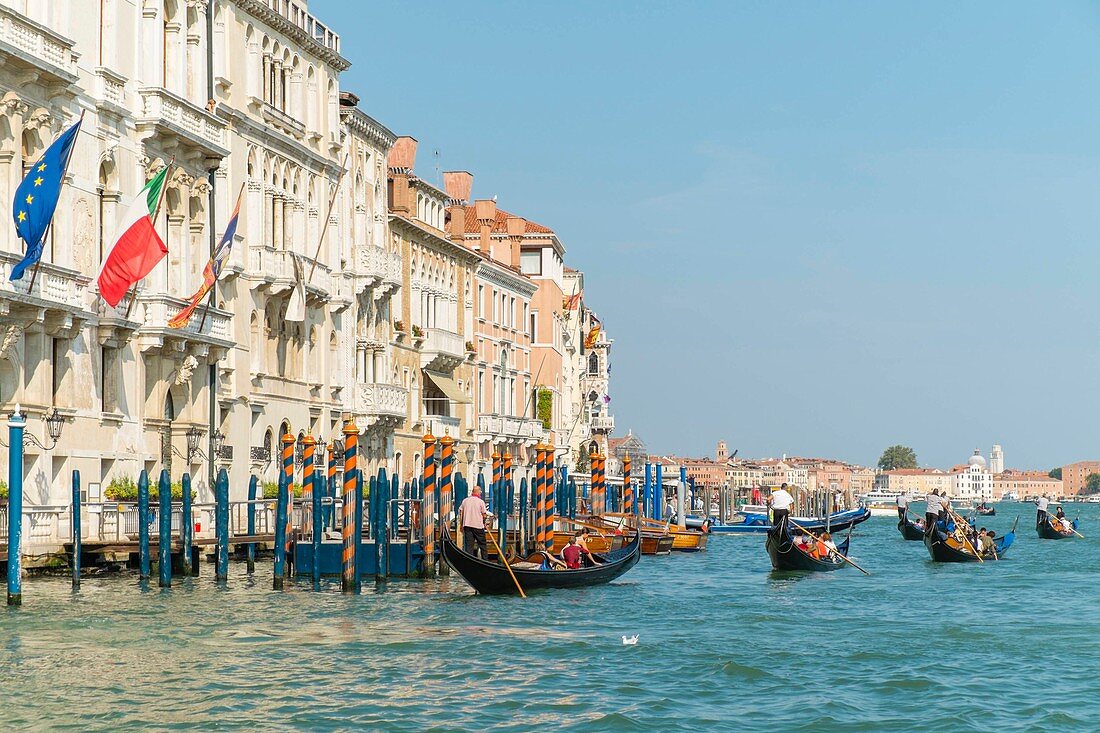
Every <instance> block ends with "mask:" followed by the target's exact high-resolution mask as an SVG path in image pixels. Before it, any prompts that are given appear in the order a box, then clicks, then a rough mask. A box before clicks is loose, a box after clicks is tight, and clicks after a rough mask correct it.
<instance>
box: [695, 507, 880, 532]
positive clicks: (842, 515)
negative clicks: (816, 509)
mask: <svg viewBox="0 0 1100 733" xmlns="http://www.w3.org/2000/svg"><path fill="white" fill-rule="evenodd" d="M740 516H741V520H740V521H737V522H730V523H729V524H719V523H717V522H715V523H714V524H712V525H711V526H710V533H711V534H764V533H765V532H767V531H768V530H770V529H771V526H772V525H771V521H770V520H769V519H768V514H767V512H766V511H765V512H763V513H757V512H753V511H748V509H747V508H744V507H743V511H741V512H740ZM870 518H871V511H870V510H869V509H868V508H867V507H857V508H856V509H847V510H845V511H842V512H833V513H832V514H831V515H830V516H829V519H828V521H826V520H825V519H823V518H821V517H792V519H793V520H794V521H796V522H798V524H799V525H800V526H802V527H805V528H806V529H807V530H809V531H811V532H814V533H817V532H825V531H828V532H843V531H844V530H846V529H848V528H850V527H854V526H855V525H857V524H859V523H860V522H866V521H867V520H868V519H870Z"/></svg>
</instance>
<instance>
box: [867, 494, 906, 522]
mask: <svg viewBox="0 0 1100 733" xmlns="http://www.w3.org/2000/svg"><path fill="white" fill-rule="evenodd" d="M906 498H907V499H909V500H910V501H911V500H912V499H911V497H908V496H907V497H906ZM859 503H860V504H862V505H863V506H865V507H867V508H868V509H869V510H871V516H872V517H896V516H897V515H898V495H897V494H895V493H893V492H892V491H883V490H882V489H875V490H874V491H868V492H867V493H866V494H863V495H862V496H860V497H859Z"/></svg>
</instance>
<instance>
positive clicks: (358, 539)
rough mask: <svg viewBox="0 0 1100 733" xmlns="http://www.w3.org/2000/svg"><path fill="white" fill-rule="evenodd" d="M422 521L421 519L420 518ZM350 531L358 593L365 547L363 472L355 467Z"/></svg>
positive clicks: (361, 583)
mask: <svg viewBox="0 0 1100 733" xmlns="http://www.w3.org/2000/svg"><path fill="white" fill-rule="evenodd" d="M421 521H423V520H421ZM352 532H353V533H354V535H355V537H354V538H353V540H354V542H355V553H354V557H355V563H356V564H355V592H356V593H358V592H360V591H361V590H362V588H363V578H362V575H361V574H360V573H359V563H360V562H361V561H362V558H363V557H364V556H365V548H364V547H363V472H362V471H360V470H358V469H356V471H355V526H354V527H353V528H352Z"/></svg>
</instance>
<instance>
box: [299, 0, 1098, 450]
mask: <svg viewBox="0 0 1100 733" xmlns="http://www.w3.org/2000/svg"><path fill="white" fill-rule="evenodd" d="M309 5H310V9H311V11H312V12H313V13H315V14H316V15H318V16H319V17H320V18H321V19H322V20H323V21H326V22H328V23H330V24H331V25H332V26H333V27H334V28H335V29H336V30H337V31H338V32H340V33H341V34H342V37H343V44H344V45H343V49H344V54H345V55H346V56H347V57H348V58H349V59H350V60H351V61H352V62H353V64H354V65H353V67H352V68H351V70H350V71H349V72H347V73H346V74H345V77H344V83H343V86H344V88H345V89H350V90H352V91H355V92H356V93H357V94H359V95H360V96H361V98H362V100H363V101H362V102H361V107H362V108H363V109H365V110H366V111H367V112H368V113H370V114H372V115H374V116H375V117H377V118H378V119H379V120H380V121H382V122H383V123H385V124H386V125H388V126H389V127H390V128H391V129H393V130H394V131H396V132H398V133H400V134H411V135H413V136H414V137H416V138H418V139H419V140H420V143H421V146H420V154H419V157H418V161H417V168H418V171H419V172H420V173H421V174H422V175H424V176H425V177H429V178H431V177H433V176H434V170H435V167H436V162H435V160H434V158H433V151H435V150H438V151H439V157H438V165H439V167H440V168H441V169H443V170H447V169H466V170H470V171H471V172H473V173H474V195H475V196H479V197H485V196H492V195H497V196H498V197H499V202H500V205H501V206H502V207H504V208H506V209H508V210H509V211H512V212H515V213H518V214H520V215H523V216H526V217H528V218H530V219H533V220H535V221H538V222H540V223H543V224H546V225H548V226H552V227H553V228H554V229H555V230H556V231H557V232H558V233H559V235H560V237H561V238H562V241H563V242H564V244H565V246H566V248H567V249H568V255H567V257H568V260H569V262H570V264H572V265H573V266H575V267H577V268H580V269H583V270H584V271H585V273H586V280H587V290H586V292H585V297H586V299H587V300H588V302H589V303H590V304H591V305H592V306H593V307H594V308H595V309H596V310H597V311H598V312H599V313H600V314H601V316H602V317H603V319H604V321H605V323H606V325H607V327H608V330H609V333H610V334H611V335H612V336H613V337H614V338H615V346H614V350H613V365H614V366H613V375H612V397H613V401H612V408H613V411H614V413H615V415H616V424H617V427H618V428H619V429H620V432H625V429H626V428H632V429H633V430H634V431H635V432H636V433H638V434H639V435H641V436H642V438H643V439H644V440H646V441H647V443H648V444H649V445H650V447H651V449H653V450H657V451H661V452H682V453H689V454H704V453H710V452H712V451H713V445H714V442H715V441H716V440H717V439H718V438H723V437H724V438H726V439H727V440H728V441H729V443H730V447H731V450H732V449H733V448H739V449H740V451H741V455H747V456H762V455H778V454H781V453H789V454H798V455H826V456H835V457H838V458H842V459H847V460H851V461H856V462H863V463H873V462H874V461H875V460H877V458H878V455H879V453H880V452H881V451H882V449H883V448H884V447H885V446H887V445H890V444H893V443H896V442H901V443H905V444H908V445H910V446H912V447H913V448H914V449H915V450H916V452H917V455H918V458H919V460H920V462H921V463H922V465H940V466H949V465H951V464H953V463H957V462H963V461H964V460H965V459H966V457H967V456H968V455H969V454H970V452H971V451H972V450H973V449H974V448H975V447H980V448H981V449H982V450H983V452H984V453H986V455H988V451H989V447H990V445H991V444H992V443H994V442H999V443H1002V444H1003V445H1004V448H1005V454H1006V461H1007V463H1008V465H1010V466H1016V467H1021V468H1023V467H1027V468H1032V467H1034V468H1040V467H1041V468H1046V467H1050V466H1053V465H1061V464H1062V463H1064V462H1069V461H1072V460H1077V459H1082V458H1100V445H1098V443H1097V440H1096V438H1097V427H1096V421H1097V416H1098V415H1100V409H1098V407H1100V396H1098V394H1097V392H1098V390H1097V383H1098V380H1100V289H1098V287H1097V283H1098V282H1100V248H1098V244H1100V242H1098V239H1100V156H1098V152H1097V146H1098V144H1100V5H1097V4H1086V3H1072V2H1064V3H1030V4H1023V3H1012V2H987V3H977V2H975V3H923V2H921V3H878V2H867V3H856V2H845V3H798V2H790V3H762V2H759V3H758V2H753V3H748V2H741V3H734V2H713V3H703V2H677V3H625V2H606V3H592V2H557V1H556V2H553V3H537V2H507V3H505V2H501V3H487V2H476V1H475V2H464V3H453V2H429V1H425V2H419V3H385V2H379V3H373V2H372V3H367V4H365V5H363V4H360V3H350V2H343V1H337V0H312V1H311V2H310V4H309Z"/></svg>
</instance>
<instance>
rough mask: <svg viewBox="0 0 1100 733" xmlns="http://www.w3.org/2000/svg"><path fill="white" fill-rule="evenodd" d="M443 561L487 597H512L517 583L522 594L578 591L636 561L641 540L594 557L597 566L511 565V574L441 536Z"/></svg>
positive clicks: (619, 572) (640, 551) (609, 577)
mask: <svg viewBox="0 0 1100 733" xmlns="http://www.w3.org/2000/svg"><path fill="white" fill-rule="evenodd" d="M442 550H443V559H444V561H446V563H447V564H448V565H450V566H451V568H453V569H454V571H455V572H456V573H458V574H459V575H461V576H462V577H463V579H464V580H465V581H466V582H467V583H469V584H470V585H471V586H473V589H474V590H475V591H477V592H478V593H480V594H482V595H486V596H492V595H515V594H516V593H517V591H516V581H519V584H520V585H521V586H522V587H523V590H524V592H525V593H526V592H530V591H532V590H535V589H538V588H579V587H582V586H588V585H602V584H603V583H607V582H610V581H612V580H614V579H615V578H617V577H619V576H620V575H622V574H623V573H625V572H626V571H627V570H630V568H632V567H634V565H635V564H636V563H637V562H638V558H639V557H641V554H642V544H641V537H640V536H638V535H635V536H634V539H633V540H631V541H630V543H629V544H626V545H623V547H621V548H620V549H618V550H613V551H611V552H608V553H605V554H603V555H596V556H595V557H596V558H597V559H599V560H602V561H604V562H602V563H601V564H600V565H594V566H592V567H587V568H580V569H578V570H535V569H528V568H517V567H515V565H514V564H513V566H512V572H513V573H515V576H516V581H513V580H512V576H511V575H510V574H509V573H508V569H507V568H506V567H504V566H503V565H501V564H500V563H495V562H489V561H487V560H482V559H481V558H479V557H475V556H473V555H471V554H470V553H468V552H466V551H465V550H463V549H461V548H460V547H459V546H458V545H456V544H455V543H454V542H453V541H452V540H451V538H450V535H444V537H443V541H442Z"/></svg>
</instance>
